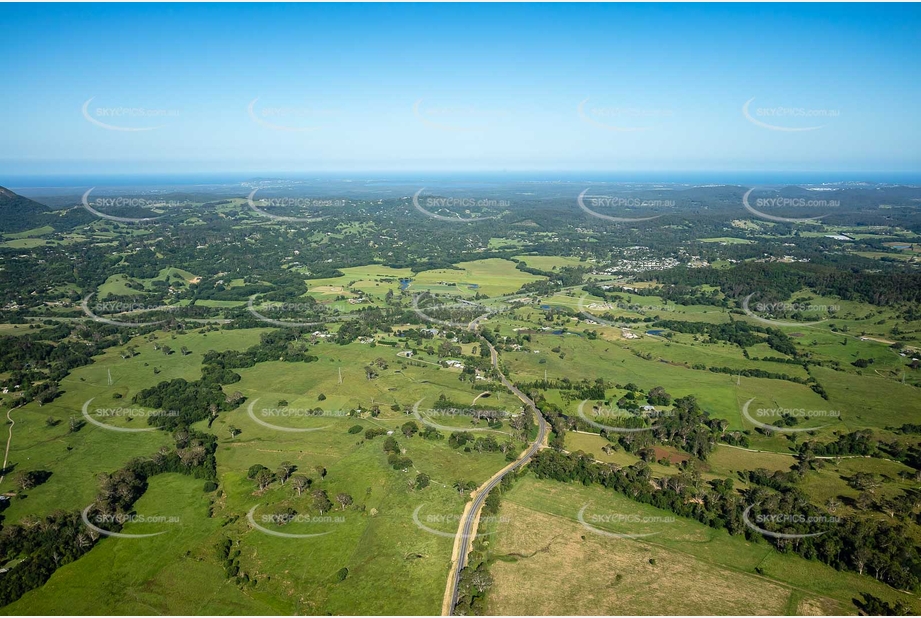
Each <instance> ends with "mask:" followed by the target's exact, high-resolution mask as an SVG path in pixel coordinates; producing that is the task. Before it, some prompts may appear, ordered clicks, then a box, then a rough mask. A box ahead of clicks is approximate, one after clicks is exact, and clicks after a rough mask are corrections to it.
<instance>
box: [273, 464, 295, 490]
mask: <svg viewBox="0 0 921 618" xmlns="http://www.w3.org/2000/svg"><path fill="white" fill-rule="evenodd" d="M295 470H297V466H295V465H294V464H293V463H291V462H290V461H283V462H281V463H280V464H279V465H278V472H277V473H276V474H278V478H279V479H280V480H281V484H282V485H284V484H285V481H287V480H288V477H290V476H291V474H292V473H293V472H294V471H295Z"/></svg>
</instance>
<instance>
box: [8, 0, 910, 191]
mask: <svg viewBox="0 0 921 618" xmlns="http://www.w3.org/2000/svg"><path fill="white" fill-rule="evenodd" d="M0 23H2V24H3V35H2V37H0V58H2V63H3V71H2V75H3V80H4V96H3V97H2V98H0V176H2V175H3V172H4V170H5V171H6V173H9V174H33V173H35V174H43V173H48V174H57V173H97V174H98V173H140V172H152V173H153V172H157V173H164V172H166V173H171V172H215V171H247V172H286V171H290V172H310V171H324V170H326V171H362V170H379V171H384V170H393V171H430V170H435V171H437V170H455V171H475V170H509V171H512V170H575V171H582V170H585V171H591V170H594V171H616V172H622V171H631V170H646V171H649V170H652V171H660V170H665V171H668V170H685V171H689V170H690V171H693V170H703V171H709V170H790V171H803V170H836V171H851V170H853V171H882V170H885V171H910V172H917V171H919V170H921V111H919V105H918V104H919V101H921V97H919V95H921V79H919V76H921V73H919V66H921V36H919V32H921V8H919V6H918V5H854V4H848V5H830V4H819V5H786V4H771V5H768V4H765V5H751V4H749V5H728V6H727V5H711V6H699V5H667V6H652V5H578V6H575V5H362V6H357V5H290V6H281V5H265V4H260V5H239V4H234V5H216V4H210V5H121V6H113V5H103V4H99V5H72V4H71V5H50V4H44V5H39V4H36V5H9V4H2V5H0ZM257 97H258V100H257V101H255V103H252V102H253V101H254V100H255V99H257ZM753 97H754V98H755V100H754V101H753V102H752V103H751V104H750V107H749V116H750V117H751V118H752V119H753V120H757V121H759V122H762V123H764V124H766V125H768V127H765V126H762V125H759V124H757V123H756V122H753V121H751V120H749V119H748V118H746V117H745V115H744V114H743V112H742V108H743V105H744V104H745V103H746V101H748V100H750V99H752V98H753ZM91 98H92V101H91V102H90V103H89V105H88V106H87V113H86V114H84V113H83V111H82V108H83V106H84V104H85V103H86V102H87V101H88V100H89V99H91ZM586 99H588V100H587V101H586ZM251 103H252V112H250V111H249V109H248V108H249V106H250V105H251ZM580 104H582V106H581V112H580ZM118 108H123V109H124V108H132V109H138V108H143V109H145V110H163V113H164V114H166V115H165V116H162V117H151V116H148V115H143V116H142V115H138V114H137V113H133V114H132V115H126V114H124V113H122V114H121V115H118V114H117V111H118ZM776 108H789V109H796V110H801V112H799V111H798V112H797V113H802V114H809V115H808V116H799V115H797V116H791V115H784V116H777V115H776V114H775V115H774V116H769V115H767V114H769V113H770V112H769V110H770V109H776ZM829 110H830V111H829ZM107 113H108V114H109V115H105V114H107ZM113 113H115V114H116V115H112V114H113ZM816 114H818V115H819V116H816ZM823 114H824V115H823ZM87 116H88V117H87ZM94 121H95V122H94ZM97 123H102V124H105V125H109V126H113V127H119V128H122V129H124V128H134V129H137V128H150V127H157V128H155V129H153V130H146V131H124V130H112V129H109V128H105V127H103V126H100V124H97ZM813 126H820V127H821V128H818V129H814V130H809V131H788V130H777V129H776V128H769V127H779V128H781V129H783V128H786V129H789V128H807V127H813ZM273 127H274V128H273ZM615 127H616V128H617V129H633V130H629V131H625V130H615V129H614V128H615ZM279 128H283V129H289V130H279ZM305 128H306V129H310V130H290V129H305ZM637 129H642V130H637Z"/></svg>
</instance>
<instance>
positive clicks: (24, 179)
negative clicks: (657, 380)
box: [0, 171, 921, 195]
mask: <svg viewBox="0 0 921 618" xmlns="http://www.w3.org/2000/svg"><path fill="white" fill-rule="evenodd" d="M271 180H286V181H295V182H299V183H303V184H304V185H306V186H309V187H314V188H316V187H318V186H320V185H323V183H331V184H336V185H340V186H341V184H343V183H344V184H354V185H356V188H357V187H358V186H361V187H363V188H364V189H365V190H367V189H370V188H371V187H374V186H378V187H381V188H384V187H387V188H390V189H393V188H396V187H403V186H406V187H411V186H422V185H425V186H427V187H430V188H434V187H437V186H439V185H445V186H449V185H454V186H455V187H456V186H457V185H463V186H464V187H466V188H476V187H477V186H482V187H488V186H495V185H496V184H504V183H532V182H533V183H548V184H552V183H563V184H569V183H573V184H580V183H655V184H660V183H661V184H682V185H706V184H730V185H742V186H756V185H788V184H789V185H803V184H810V185H813V184H822V183H844V182H867V183H883V184H906V185H921V172H839V171H828V172H821V171H810V172H764V171H751V172H746V171H740V172H726V171H713V172H705V171H693V172H686V171H674V172H571V171H567V172H545V171H541V172H520V171H515V172H463V173H453V172H419V173H412V172H374V171H367V172H340V173H335V172H317V173H290V172H287V173H284V172H278V173H267V172H256V173H246V172H228V173H200V174H124V175H101V174H98V175H97V174H80V175H77V174H68V175H60V174H55V175H47V176H39V175H8V176H4V175H0V186H4V187H8V188H10V189H12V190H13V191H16V192H18V193H19V192H21V193H23V194H26V195H28V194H33V195H35V194H45V195H52V194H63V193H74V192H82V191H84V190H86V189H88V188H90V187H98V188H100V189H101V188H103V187H108V188H115V187H125V188H128V187H130V188H132V189H141V190H142V189H145V188H146V189H160V190H163V189H165V188H169V189H171V190H179V191H182V190H185V191H194V190H196V189H198V190H204V191H209V190H211V191H213V190H218V189H220V188H225V189H229V188H231V187H233V186H236V187H239V186H241V185H242V184H243V183H252V182H259V181H271Z"/></svg>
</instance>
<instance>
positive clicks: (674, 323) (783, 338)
mask: <svg viewBox="0 0 921 618" xmlns="http://www.w3.org/2000/svg"><path fill="white" fill-rule="evenodd" d="M654 326H655V327H656V328H663V329H669V330H673V331H675V332H678V333H690V334H694V335H706V337H707V338H708V340H709V341H707V342H708V343H709V342H714V341H726V342H728V343H732V344H735V345H737V346H739V347H740V348H742V349H743V350H744V349H745V348H750V347H751V346H753V345H757V344H759V343H767V344H768V345H769V346H770V347H771V348H772V349H774V350H776V351H777V352H780V353H781V354H788V355H790V356H794V357H795V356H796V355H797V351H796V346H795V345H794V344H793V340H792V339H791V338H790V337H789V336H787V334H786V333H784V332H783V331H780V330H778V329H776V328H770V327H768V328H764V327H761V326H755V325H752V324H749V323H747V322H740V321H738V320H730V321H729V322H724V323H721V324H711V323H708V322H687V321H684V320H658V321H656V322H655V323H654ZM762 335H766V337H765V336H762Z"/></svg>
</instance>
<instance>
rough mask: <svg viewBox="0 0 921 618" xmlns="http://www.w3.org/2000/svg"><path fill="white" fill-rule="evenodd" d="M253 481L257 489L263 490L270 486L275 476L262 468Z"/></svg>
mask: <svg viewBox="0 0 921 618" xmlns="http://www.w3.org/2000/svg"><path fill="white" fill-rule="evenodd" d="M254 480H255V481H256V484H257V485H259V489H260V490H263V489H265V488H266V487H268V486H269V485H271V484H272V481H274V480H275V475H274V474H272V472H271V471H270V470H269V469H268V468H263V469H262V470H260V471H259V472H257V473H256V478H255V479H254Z"/></svg>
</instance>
